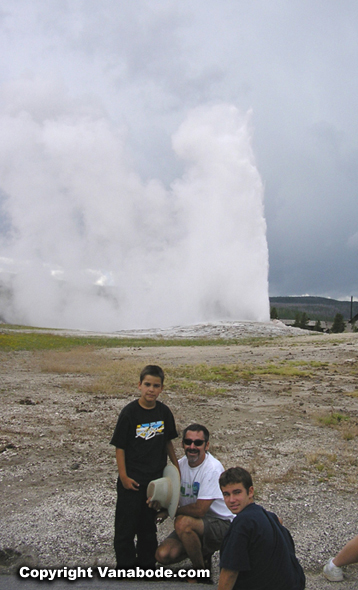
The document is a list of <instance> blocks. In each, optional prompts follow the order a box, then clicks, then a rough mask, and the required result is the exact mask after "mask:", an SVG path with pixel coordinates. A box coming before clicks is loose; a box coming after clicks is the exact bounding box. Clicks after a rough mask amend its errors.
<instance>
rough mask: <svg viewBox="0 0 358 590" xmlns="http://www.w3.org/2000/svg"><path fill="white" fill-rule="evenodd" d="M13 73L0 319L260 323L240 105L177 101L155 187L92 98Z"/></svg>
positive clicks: (4, 158)
mask: <svg viewBox="0 0 358 590" xmlns="http://www.w3.org/2000/svg"><path fill="white" fill-rule="evenodd" d="M21 84H22V86H21V88H19V87H18V86H16V85H15V84H13V85H11V86H8V87H7V88H6V89H5V90H3V94H2V96H1V111H2V115H1V117H0V119H1V129H2V137H1V140H0V178H1V186H0V191H1V192H0V207H2V211H3V217H4V218H5V219H6V224H5V225H4V224H3V225H4V227H3V231H2V234H3V235H2V240H1V250H0V283H1V284H2V289H1V291H0V294H1V293H2V304H1V307H0V316H3V317H4V318H5V319H6V320H7V321H9V322H22V323H25V324H30V325H38V326H52V327H68V328H80V329H88V330H99V331H114V330H119V329H127V328H148V327H166V326H170V325H177V324H191V323H197V322H202V321H212V320H218V319H235V320H256V321H267V320H268V318H269V300H268V279H267V277H268V251H267V242H266V224H265V219H264V210H263V187H262V183H261V180H260V176H259V173H258V171H257V168H256V166H255V161H254V157H253V153H252V148H251V136H250V127H249V120H248V119H249V116H245V117H242V116H241V115H240V114H239V112H238V111H237V109H236V108H235V107H233V106H231V105H227V104H220V105H214V106H213V105H211V106H203V107H200V108H197V109H195V110H193V111H191V112H190V113H189V114H188V116H187V118H186V120H185V121H184V122H183V123H182V125H181V126H180V128H179V129H178V131H177V132H176V133H175V134H174V136H173V139H172V145H173V149H174V152H175V153H176V155H177V156H178V157H179V158H180V159H181V160H183V162H184V163H185V168H184V173H183V175H182V177H181V178H180V179H177V180H176V181H175V182H173V183H172V185H171V187H170V188H169V189H166V188H165V187H164V185H163V184H162V183H161V182H160V181H159V180H151V181H148V182H144V181H142V180H141V178H140V177H139V175H138V174H137V173H136V172H135V170H133V166H132V165H131V162H130V161H129V158H128V155H127V154H126V148H125V145H124V135H123V134H122V133H121V132H120V130H119V129H118V128H117V127H114V125H113V123H112V122H111V121H110V120H109V119H108V118H107V117H106V115H105V114H104V113H103V112H102V111H101V110H99V109H98V108H97V107H96V106H95V105H91V104H87V105H86V106H83V104H74V103H73V101H69V100H68V99H67V98H66V97H65V96H64V95H63V93H62V90H61V89H60V88H58V87H56V86H53V85H51V83H46V84H42V85H41V84H39V83H38V81H37V82H36V83H35V82H30V81H29V82H27V83H26V84H24V83H23V82H22V83H21ZM4 285H5V286H6V289H4Z"/></svg>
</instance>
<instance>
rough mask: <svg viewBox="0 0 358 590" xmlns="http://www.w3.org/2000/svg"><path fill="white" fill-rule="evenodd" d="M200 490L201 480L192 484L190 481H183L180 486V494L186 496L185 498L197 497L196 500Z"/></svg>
mask: <svg viewBox="0 0 358 590" xmlns="http://www.w3.org/2000/svg"><path fill="white" fill-rule="evenodd" d="M199 490H200V482H199V481H194V482H193V483H192V485H190V483H188V482H182V484H181V486H180V494H181V496H183V497H185V498H195V500H196V499H197V497H198V494H199Z"/></svg>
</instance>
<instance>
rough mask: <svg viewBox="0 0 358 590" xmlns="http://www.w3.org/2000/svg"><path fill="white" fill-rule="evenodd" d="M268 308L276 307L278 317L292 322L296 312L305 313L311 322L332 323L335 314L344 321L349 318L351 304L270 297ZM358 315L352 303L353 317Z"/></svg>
mask: <svg viewBox="0 0 358 590" xmlns="http://www.w3.org/2000/svg"><path fill="white" fill-rule="evenodd" d="M270 307H271V308H272V307H276V309H277V313H278V317H279V318H280V319H284V320H290V319H292V320H294V319H295V315H296V313H297V312H301V313H303V312H306V314H307V315H308V317H309V318H310V319H311V320H321V321H325V322H333V320H334V317H335V315H336V314H337V313H341V314H342V315H343V317H344V319H345V320H346V321H348V320H349V319H350V317H351V302H350V301H338V300H336V299H328V298H326V297H270ZM357 313H358V301H354V302H353V316H354V315H355V314H357Z"/></svg>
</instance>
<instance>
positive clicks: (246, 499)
mask: <svg viewBox="0 0 358 590" xmlns="http://www.w3.org/2000/svg"><path fill="white" fill-rule="evenodd" d="M219 484H220V488H221V491H222V493H223V496H224V501H225V504H226V506H227V507H228V508H229V510H231V512H232V513H233V514H235V515H236V517H235V518H234V520H233V521H232V523H231V526H230V528H229V530H228V533H227V535H226V537H225V539H224V541H223V544H222V547H221V556H220V578H219V585H218V590H232V589H234V590H240V589H241V590H243V589H245V590H247V589H250V590H303V589H304V588H305V576H304V573H303V569H302V567H301V565H300V564H299V562H298V560H297V558H296V555H295V547H294V543H293V540H292V537H291V535H290V533H289V531H288V530H287V529H286V528H285V527H284V526H282V524H281V523H280V521H279V519H278V518H277V516H276V514H273V513H272V512H267V511H266V510H265V509H264V508H262V506H259V505H258V504H256V503H255V501H254V488H253V483H252V478H251V475H250V473H249V472H248V471H246V470H245V469H243V468H241V467H232V468H231V469H228V470H227V471H224V472H223V473H222V474H221V475H220V479H219Z"/></svg>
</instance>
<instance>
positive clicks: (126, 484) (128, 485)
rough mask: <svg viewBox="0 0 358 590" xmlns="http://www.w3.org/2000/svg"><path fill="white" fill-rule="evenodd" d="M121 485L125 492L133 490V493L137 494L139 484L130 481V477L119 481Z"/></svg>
mask: <svg viewBox="0 0 358 590" xmlns="http://www.w3.org/2000/svg"><path fill="white" fill-rule="evenodd" d="M121 482H122V485H123V487H124V488H125V489H126V490H133V491H134V492H138V490H139V483H137V482H136V480H135V479H132V478H131V477H128V476H126V477H123V479H121Z"/></svg>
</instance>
